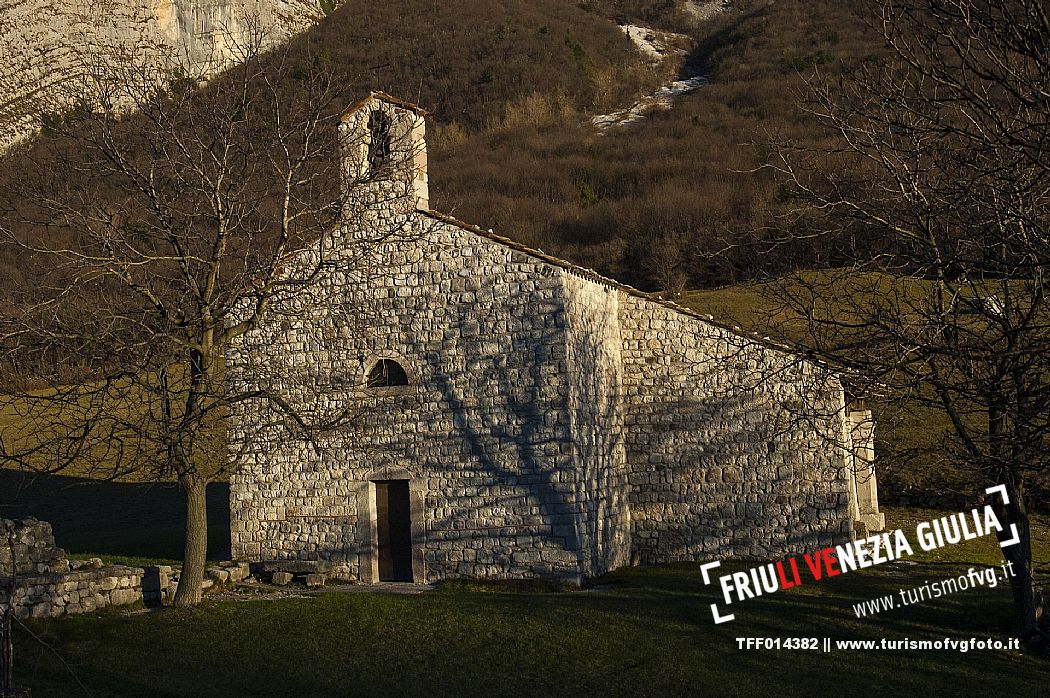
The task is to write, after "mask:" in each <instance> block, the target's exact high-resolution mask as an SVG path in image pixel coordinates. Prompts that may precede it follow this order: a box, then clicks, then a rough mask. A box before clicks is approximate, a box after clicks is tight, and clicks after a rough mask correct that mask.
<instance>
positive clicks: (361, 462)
mask: <svg viewBox="0 0 1050 698" xmlns="http://www.w3.org/2000/svg"><path fill="white" fill-rule="evenodd" d="M425 117H426V112H424V111H423V110H422V109H420V108H419V107H417V106H415V105H411V104H408V103H405V102H402V101H399V100H397V99H395V98H393V97H390V96H389V95H385V94H382V93H372V94H371V95H369V96H368V97H367V98H366V99H364V100H363V101H361V102H360V103H358V104H357V105H355V106H354V107H352V108H351V109H350V110H349V111H347V112H346V114H344V115H343V117H342V121H341V124H340V134H341V139H342V142H343V143H344V146H343V158H344V172H345V178H346V181H345V183H344V189H345V190H346V193H347V199H348V203H347V205H346V210H347V215H346V218H345V221H344V223H343V224H342V225H341V226H339V227H338V228H337V229H336V230H334V231H333V232H332V233H331V235H329V236H326V238H325V239H324V240H322V241H320V242H318V243H316V244H314V245H313V246H311V247H308V248H306V249H304V250H302V251H301V252H299V253H298V254H297V255H295V256H294V257H292V258H291V259H290V260H289V261H288V263H287V265H286V271H285V272H283V273H287V274H289V275H292V274H296V273H301V274H303V276H304V278H306V279H308V281H306V282H304V283H303V284H301V288H300V289H299V290H298V291H297V292H296V293H294V294H291V295H289V296H287V297H285V298H281V299H276V300H275V301H274V302H273V303H272V304H271V305H270V306H269V307H268V308H267V311H266V314H265V315H264V316H263V318H262V320H261V322H260V323H259V325H258V326H257V328H256V329H255V330H253V331H252V332H250V333H248V334H246V335H243V336H241V337H240V338H239V339H238V341H237V343H236V344H235V345H234V346H233V347H231V348H230V349H229V351H228V353H227V356H226V361H227V367H228V380H229V383H230V386H231V387H230V389H231V390H241V389H245V390H267V391H271V392H278V393H280V394H281V395H282V396H283V398H282V399H283V400H284V401H285V404H287V405H295V406H298V408H299V409H301V410H305V411H306V412H308V413H310V414H311V415H313V416H314V417H316V418H317V419H318V420H321V421H323V420H324V419H329V421H330V422H332V423H336V422H337V421H338V426H337V427H335V428H332V429H330V430H328V431H326V432H324V433H323V434H319V435H318V436H317V437H316V438H315V439H313V440H309V439H305V438H304V437H301V436H298V435H297V433H296V432H295V431H294V430H292V429H290V428H288V425H287V421H288V420H287V418H286V416H282V414H283V413H282V411H281V410H279V409H277V408H275V407H274V406H273V404H271V403H269V402H266V401H263V400H245V401H241V402H237V403H236V404H234V405H233V407H231V410H230V415H229V417H230V419H229V433H228V440H229V444H230V445H229V448H230V455H229V458H230V459H231V460H233V459H236V460H237V463H236V464H235V465H236V468H235V469H233V472H234V474H233V475H232V477H231V482H230V490H231V491H230V498H231V519H232V523H231V525H232V546H233V554H234V556H235V558H237V559H241V560H250V561H272V560H311V561H323V562H325V563H328V564H331V565H336V566H339V568H340V569H341V570H342V571H343V573H344V574H345V575H346V576H348V577H349V578H351V579H354V580H357V581H360V582H364V583H376V582H380V581H387V580H390V581H395V580H400V581H415V582H426V583H430V582H435V581H438V580H442V579H448V578H453V577H478V578H493V579H513V578H529V577H543V578H552V579H557V580H561V581H564V582H567V583H580V582H582V581H583V580H585V579H586V578H591V577H595V576H597V575H600V574H602V573H604V572H606V571H609V570H612V569H615V568H618V567H621V566H624V565H629V564H655V563H665V562H673V561H687V560H708V559H718V558H727V557H749V558H760V559H772V558H776V557H779V556H782V555H785V554H788V553H797V552H802V551H809V550H812V549H816V548H820V547H823V546H826V545H832V544H837V543H840V542H842V541H843V540H848V539H850V538H851V536H856V535H858V533H863V532H864V531H868V530H877V529H879V528H881V527H882V515H881V514H879V512H878V501H877V496H876V484H875V477H874V470H873V465H872V461H873V451H872V427H871V418H870V413H869V412H867V411H864V410H859V409H854V405H853V404H852V403H851V401H849V400H848V399H847V395H846V393H845V391H844V389H843V385H842V383H841V381H840V379H839V377H838V376H837V375H836V374H835V373H834V372H832V371H831V370H829V369H828V368H827V367H824V366H821V365H818V364H815V363H812V362H810V361H808V360H804V359H802V358H801V357H799V356H798V355H796V354H794V353H792V352H791V351H790V350H788V349H787V348H785V347H780V346H777V345H775V344H773V343H771V342H769V341H767V340H763V339H761V338H759V337H754V336H749V335H744V334H742V333H740V332H735V331H733V330H732V329H730V328H727V327H725V326H722V325H720V324H718V323H717V321H715V320H714V319H712V318H710V317H707V316H704V315H700V314H698V313H695V312H692V311H690V310H687V309H685V308H682V307H679V306H677V305H675V304H673V303H669V302H667V301H664V300H662V299H659V298H656V297H653V296H651V295H649V294H645V293H642V292H640V291H638V290H635V289H633V288H630V287H628V286H625V285H623V284H620V283H617V282H615V281H613V280H611V279H607V278H604V277H602V276H600V275H598V274H596V273H595V272H593V271H590V270H587V269H583V268H580V267H577V266H575V265H573V264H571V263H569V262H566V261H563V260H560V259H556V258H554V257H551V256H549V255H547V254H544V253H543V252H541V251H539V250H534V249H530V248H527V247H524V246H522V245H519V244H517V243H514V242H512V241H511V240H508V239H506V238H503V237H500V236H498V235H496V234H494V233H493V232H492V231H485V230H481V229H479V228H477V227H474V226H472V225H468V224H466V223H462V222H460V221H458V220H455V219H454V218H452V217H450V216H448V215H445V214H442V213H437V212H435V211H432V210H430V208H429V206H428V181H427V157H426V142H425V139H424V134H425ZM307 270H309V271H307ZM337 418H338V420H337ZM339 420H341V421H339Z"/></svg>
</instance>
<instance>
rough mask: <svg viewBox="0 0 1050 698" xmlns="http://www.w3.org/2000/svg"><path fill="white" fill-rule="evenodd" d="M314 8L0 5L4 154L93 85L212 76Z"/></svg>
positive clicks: (305, 3) (257, 2) (241, 0)
mask: <svg viewBox="0 0 1050 698" xmlns="http://www.w3.org/2000/svg"><path fill="white" fill-rule="evenodd" d="M322 14H323V13H322V11H321V7H320V5H319V3H318V2H317V0H66V1H65V2H62V3H51V2H44V1H43V0H0V150H5V149H7V148H8V147H10V146H11V145H12V144H14V143H16V142H18V141H20V140H22V139H24V138H26V137H28V136H30V135H32V134H33V133H35V132H36V131H37V129H38V128H39V125H40V120H41V117H42V115H44V114H47V113H61V112H62V111H64V110H66V109H68V108H69V106H70V101H71V97H72V96H73V95H76V94H78V93H81V92H83V86H84V84H86V81H90V80H91V78H92V77H95V78H97V77H106V76H107V74H112V73H113V72H114V71H121V70H127V69H128V68H141V67H145V68H148V69H154V70H157V71H166V70H169V69H172V68H174V67H175V66H181V67H183V68H184V69H185V71H186V72H187V73H188V74H190V75H199V74H203V75H211V74H213V73H215V72H216V71H218V70H220V69H222V68H224V67H227V66H229V65H231V64H232V63H233V62H235V61H237V60H238V59H239V58H240V57H241V56H243V55H244V50H245V48H247V47H249V46H262V47H268V46H272V45H274V44H276V43H279V42H280V41H283V40H285V39H287V38H288V37H290V36H292V35H294V34H296V33H298V32H301V31H303V30H305V29H306V28H307V27H309V26H310V25H311V24H312V23H313V22H315V21H316V20H317V19H319V18H320V17H321V16H322Z"/></svg>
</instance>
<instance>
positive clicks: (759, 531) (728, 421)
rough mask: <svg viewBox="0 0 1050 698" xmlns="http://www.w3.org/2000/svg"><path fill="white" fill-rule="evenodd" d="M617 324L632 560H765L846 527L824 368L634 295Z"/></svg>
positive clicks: (832, 386)
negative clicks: (621, 357)
mask: <svg viewBox="0 0 1050 698" xmlns="http://www.w3.org/2000/svg"><path fill="white" fill-rule="evenodd" d="M620 331H621V333H622V335H623V359H624V390H623V395H624V399H623V404H624V410H625V421H626V428H627V433H628V435H629V436H628V442H627V462H628V471H629V475H628V478H629V480H630V483H631V494H630V499H631V520H632V533H631V535H632V544H633V547H634V554H635V557H636V560H637V561H638V562H641V563H643V564H658V563H665V562H673V561H683V560H697V559H705V558H708V559H712V558H725V557H753V558H765V559H769V558H772V557H776V556H779V555H783V554H785V553H787V552H803V551H809V550H813V549H816V548H820V547H823V546H826V545H831V544H833V543H840V542H842V541H843V540H847V539H849V537H850V535H851V532H852V521H853V517H852V514H851V487H852V484H853V483H852V475H851V473H850V471H849V468H848V465H847V459H846V452H845V447H844V444H843V442H842V438H841V434H842V431H843V408H844V404H843V394H842V389H841V386H840V385H839V383H838V381H837V379H835V378H834V376H832V375H830V374H828V373H826V372H824V371H822V370H818V369H817V368H816V367H815V366H814V365H812V364H809V363H807V362H802V361H800V360H797V359H796V358H795V357H792V355H790V354H787V353H784V352H780V351H775V350H772V349H768V348H765V347H764V346H762V345H761V344H758V343H756V342H754V341H752V340H749V339H748V338H746V337H741V336H738V335H735V334H733V333H731V332H729V331H728V330H723V329H721V328H718V327H717V326H714V325H710V324H707V323H705V322H703V321H702V320H700V319H698V318H694V317H691V316H688V315H685V314H683V313H679V312H676V311H675V310H674V309H671V308H668V307H665V306H663V305H660V304H657V303H654V302H651V301H648V300H644V299H641V298H637V297H633V296H624V297H622V298H621V305H620ZM853 506H855V505H853Z"/></svg>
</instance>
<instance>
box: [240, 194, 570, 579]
mask: <svg viewBox="0 0 1050 698" xmlns="http://www.w3.org/2000/svg"><path fill="white" fill-rule="evenodd" d="M405 220H407V221H408V223H409V227H412V230H413V234H414V235H415V236H417V237H416V238H415V239H412V240H411V241H410V242H409V241H397V242H394V243H391V244H389V245H387V246H386V247H384V248H383V250H382V252H381V254H379V258H381V259H379V258H377V260H376V264H375V265H373V268H372V270H371V271H372V273H371V274H370V275H368V276H360V275H357V276H355V275H354V274H353V273H351V272H350V271H345V270H337V271H335V272H332V273H328V274H326V275H324V276H323V277H322V278H321V280H320V282H319V283H318V284H317V287H316V288H313V289H311V290H310V291H309V292H307V293H305V294H302V295H300V296H299V298H298V299H297V300H296V301H295V302H294V303H292V302H289V304H287V307H284V308H281V307H275V308H274V310H273V312H272V313H271V315H270V320H268V321H267V323H265V325H264V326H263V327H262V328H260V329H259V330H258V331H257V332H255V333H253V334H251V335H250V336H248V337H245V338H243V341H242V343H241V346H240V347H237V348H235V349H234V350H233V351H231V352H230V354H229V356H228V363H229V365H230V381H231V385H233V386H235V387H241V388H243V387H251V386H253V385H265V384H270V385H272V386H273V387H275V388H278V389H279V390H280V392H281V393H282V394H283V395H286V396H287V397H288V399H289V400H290V401H292V403H293V404H295V405H300V406H313V408H314V409H316V410H322V411H323V410H328V411H331V412H335V411H337V410H339V409H341V408H344V407H351V408H352V414H353V415H354V418H353V421H352V422H351V423H350V424H348V425H347V426H345V427H344V428H342V429H341V430H339V432H338V433H336V434H335V435H332V436H329V437H326V438H325V439H324V440H323V441H322V442H321V444H320V445H321V448H320V450H319V451H315V450H314V449H313V448H311V447H310V446H309V445H307V444H305V443H303V442H302V441H298V440H295V439H293V438H292V437H291V436H290V435H289V433H288V432H287V431H286V430H284V429H283V428H282V427H281V426H280V421H281V420H280V419H279V416H278V415H276V414H275V413H274V411H273V410H268V409H267V408H266V407H265V406H264V405H263V404H261V403H259V402H247V403H242V404H238V405H235V406H234V408H233V411H234V414H233V415H231V416H232V417H233V418H232V419H231V420H230V423H231V424H233V425H235V427H236V428H235V429H234V432H233V433H231V435H230V443H231V453H232V454H233V457H235V458H237V457H242V458H243V462H244V464H245V465H244V467H243V468H242V469H241V470H239V471H238V472H236V474H235V475H234V476H233V477H232V479H231V510H232V511H231V516H232V529H233V531H232V537H233V552H234V555H235V556H236V557H238V558H247V559H252V560H260V559H297V558H299V559H321V560H331V561H332V562H334V563H337V564H340V565H345V567H346V569H347V570H348V572H349V576H350V577H351V578H357V579H360V580H362V581H374V576H373V570H374V569H375V568H374V555H373V552H374V549H373V548H372V545H373V543H372V542H371V541H372V540H374V538H370V536H372V530H373V527H374V517H375V503H374V501H372V500H373V498H374V496H375V495H374V488H373V489H369V481H370V480H380V479H387V478H389V479H402V478H410V482H411V487H412V488H413V493H414V494H413V496H414V497H417V500H416V503H417V504H418V509H419V511H420V516H421V518H422V521H421V522H414V523H419V524H421V525H420V526H419V530H418V531H414V538H415V540H414V542H413V546H414V549H415V552H417V553H419V555H420V561H421V567H422V568H424V569H425V572H423V573H422V575H421V576H422V578H420V575H417V576H416V581H424V580H425V581H427V582H434V581H437V580H440V579H444V578H449V577H457V576H471V577H489V578H527V577H536V576H542V577H555V578H562V579H566V580H568V581H575V580H578V579H579V578H580V575H581V574H582V572H581V569H580V559H581V557H582V556H583V554H582V553H581V550H582V549H583V547H584V546H585V545H587V541H586V539H585V536H584V535H583V533H584V532H582V531H581V530H579V529H578V528H577V526H576V518H577V514H576V511H577V510H576V499H577V497H578V495H579V487H578V483H577V482H576V476H575V473H574V472H572V470H573V468H572V463H573V455H572V447H571V445H570V442H571V434H570V427H569V423H570V419H569V417H568V415H567V403H568V398H569V387H568V386H567V385H566V382H565V372H566V361H567V349H566V330H565V326H566V317H565V310H564V297H563V296H564V293H565V287H564V284H563V281H562V279H561V278H560V276H559V270H556V269H555V268H553V267H550V266H549V265H545V264H543V263H542V262H539V261H537V260H535V259H534V258H532V257H529V256H527V255H524V254H522V253H520V252H516V251H513V250H510V249H507V248H505V247H503V246H500V245H497V244H495V243H492V242H491V241H487V240H484V239H481V238H478V237H477V236H475V235H473V234H472V233H469V232H467V231H463V230H461V229H459V228H456V227H453V226H450V225H446V224H444V223H438V222H436V221H434V220H432V219H429V218H426V217H423V216H420V215H413V216H411V217H410V218H408V219H404V218H402V219H401V221H402V222H404V221H405ZM395 223H396V222H395ZM413 226H414V227H413ZM333 247H334V249H337V250H338V249H352V248H353V245H352V244H349V241H343V242H340V241H335V244H334V245H333ZM337 266H338V264H337ZM358 266H360V265H358ZM355 323H356V324H355ZM379 357H389V358H394V359H396V360H397V361H398V362H400V363H402V365H403V366H405V368H406V369H407V370H408V373H409V376H410V378H411V383H412V385H411V386H408V387H402V388H386V389H374V390H372V389H365V388H363V387H362V382H363V376H364V374H365V372H366V371H367V369H368V366H369V365H370V364H371V363H372V362H373V361H374V360H375V359H376V358H379ZM267 425H273V426H267ZM417 569H418V568H417Z"/></svg>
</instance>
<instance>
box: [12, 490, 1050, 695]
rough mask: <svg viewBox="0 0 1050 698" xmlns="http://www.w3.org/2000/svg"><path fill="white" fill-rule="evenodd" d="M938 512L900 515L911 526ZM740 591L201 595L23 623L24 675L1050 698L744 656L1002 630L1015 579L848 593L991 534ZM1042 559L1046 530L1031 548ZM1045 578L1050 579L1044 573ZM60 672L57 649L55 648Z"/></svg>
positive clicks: (435, 691)
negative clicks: (720, 604)
mask: <svg viewBox="0 0 1050 698" xmlns="http://www.w3.org/2000/svg"><path fill="white" fill-rule="evenodd" d="M927 514H928V515H934V514H936V512H915V511H912V510H891V511H890V519H891V522H890V523H891V526H894V527H896V526H901V527H904V528H905V530H909V529H911V528H912V527H913V526H914V523H916V522H917V521H918V520H920V518H925V517H926V515H927ZM953 552H954V554H953V555H952V556H951V557H952V558H953V559H952V560H946V559H943V556H940V555H936V554H933V555H925V556H919V557H917V558H916V560H913V561H910V562H909V563H907V564H889V565H884V566H880V567H876V568H871V569H869V570H865V571H863V572H854V573H850V574H848V575H844V576H840V577H837V578H834V579H830V580H827V581H824V582H819V583H811V584H809V585H803V586H802V587H799V588H796V589H792V590H789V591H783V592H778V593H776V594H773V595H769V596H766V597H762V598H759V599H755V600H751V601H747V602H745V603H743V604H739V605H738V606H737V607H736V608H735V609H734V610H735V612H736V614H737V620H735V621H733V622H730V623H726V624H722V625H717V626H716V625H714V624H713V623H712V621H711V615H710V611H709V605H710V604H711V603H712V602H715V601H717V600H718V599H717V592H716V591H715V590H714V588H713V587H704V586H703V584H702V582H701V579H700V575H699V573H698V570H697V565H695V564H683V565H671V566H666V567H658V568H648V569H641V568H630V569H625V570H620V571H617V572H615V573H613V574H611V575H608V577H607V578H606V579H605V580H602V581H604V582H606V583H607V584H605V585H603V586H602V587H599V588H598V590H591V591H585V592H549V591H548V592H543V591H536V592H527V591H512V590H510V589H507V588H501V587H498V586H489V587H486V586H484V585H479V584H450V585H445V586H444V587H441V588H438V589H437V590H435V591H432V592H427V593H425V594H421V595H416V596H395V595H380V594H338V593H337V594H325V595H319V596H311V597H306V598H290V599H282V600H270V601H264V600H254V601H237V600H215V599H213V600H209V601H207V602H206V603H205V604H204V605H203V606H202V607H201V608H199V609H195V610H192V611H175V610H170V609H169V610H163V611H160V612H157V613H152V614H140V615H128V614H126V613H124V612H120V611H112V610H111V612H109V613H105V614H101V615H91V616H80V617H72V618H65V619H61V620H55V621H36V622H33V623H31V624H30V625H29V627H30V628H31V629H32V631H33V632H34V633H36V634H37V635H38V636H39V637H40V638H41V639H42V640H43V641H44V642H46V643H47V644H48V645H50V646H51V647H53V648H54V651H52V650H50V649H46V648H45V647H43V646H42V645H41V644H39V643H37V642H35V641H33V640H31V639H30V638H29V637H28V636H27V635H26V633H25V632H24V631H22V632H19V633H18V634H17V635H16V640H17V642H18V648H17V655H18V656H17V662H18V664H17V669H16V675H17V679H18V681H19V682H20V683H23V684H25V685H28V686H30V687H31V688H32V689H33V695H34V696H66V695H78V694H82V693H83V691H81V689H80V688H79V687H78V685H77V683H76V680H75V679H74V678H73V674H74V673H75V674H76V676H77V677H78V678H79V680H80V681H81V682H83V684H84V685H85V686H86V687H87V688H88V689H89V691H90V692H91V694H92V695H95V696H105V695H146V694H149V695H155V696H168V695H171V696H185V695H201V696H206V695H209V696H210V695H224V696H229V695H236V696H240V695H260V696H263V695H265V696H310V695H423V694H426V695H551V694H574V695H638V694H642V695H680V694H694V695H704V694H706V695H717V696H766V695H769V696H791V695H820V694H828V695H841V694H843V693H852V692H857V693H860V692H862V691H867V690H870V689H876V690H878V691H879V693H881V694H885V695H892V696H897V695H906V696H911V695H914V696H927V695H947V696H954V695H959V696H963V695H965V696H973V695H1015V696H1036V695H1047V694H1048V693H1047V692H1048V686H1047V683H1046V676H1047V669H1048V668H1050V665H1048V664H1047V662H1046V660H1040V659H1037V658H1034V657H1031V656H1026V655H1023V654H1021V653H1019V652H1011V651H971V652H968V653H965V654H963V653H960V652H958V651H957V650H942V651H932V650H931V651H926V652H922V651H903V650H900V651H898V650H894V651H884V652H880V651H861V650H836V651H833V652H831V653H824V652H822V651H802V650H794V651H788V650H780V651H775V650H768V651H757V650H741V649H738V648H737V643H736V638H737V637H782V638H783V637H818V638H823V637H830V638H832V640H841V639H876V640H877V639H880V638H883V637H885V638H890V639H902V638H905V637H907V638H911V639H943V638H944V637H951V638H970V637H977V638H988V637H992V638H998V639H1002V638H1005V637H1006V631H1007V627H1006V619H1007V618H1008V612H1009V607H1010V598H1009V597H1010V594H1009V591H1008V589H1007V588H1006V587H1005V586H1003V585H1000V586H999V587H997V588H996V589H992V590H990V589H987V588H978V589H971V590H968V591H963V592H959V593H957V594H954V595H951V596H945V597H942V598H940V599H937V600H935V601H931V602H927V603H924V604H921V605H916V606H911V607H908V608H904V609H897V610H894V611H889V612H885V613H883V614H880V615H878V616H875V617H873V618H868V619H865V620H858V619H857V618H856V617H855V614H854V613H853V610H852V604H854V603H857V602H860V601H865V600H868V599H872V598H875V597H878V596H882V595H886V594H894V593H896V591H897V590H898V589H900V588H908V587H913V586H917V585H920V584H923V583H925V582H926V581H935V580H939V579H944V578H947V577H949V576H954V575H958V574H960V573H962V572H965V570H966V569H967V568H968V567H969V566H971V565H975V564H982V563H983V564H994V563H995V562H998V560H999V556H998V552H997V549H996V546H995V543H994V542H992V541H991V540H990V539H982V540H978V541H973V542H971V543H969V544H968V545H966V546H959V547H956V548H954V549H953ZM1048 557H1050V532H1048V530H1047V529H1046V527H1045V526H1042V527H1041V528H1040V529H1039V530H1038V531H1037V537H1036V558H1037V559H1042V560H1043V561H1044V564H1045V561H1046V560H1047V558H1048ZM1043 576H1044V577H1045V576H1046V570H1045V568H1044V572H1043ZM56 652H57V654H58V655H60V656H61V657H62V658H63V659H64V660H65V661H66V662H67V663H68V667H69V668H68V669H67V668H66V666H64V665H63V664H62V663H61V662H59V661H57V660H56V658H55V657H56V654H55V653H56Z"/></svg>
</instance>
